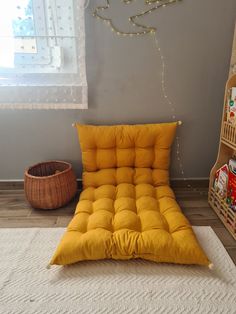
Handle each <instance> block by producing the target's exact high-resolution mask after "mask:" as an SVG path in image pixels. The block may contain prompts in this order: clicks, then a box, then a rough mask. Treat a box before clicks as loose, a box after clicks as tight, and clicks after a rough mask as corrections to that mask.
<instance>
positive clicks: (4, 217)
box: [0, 188, 236, 264]
mask: <svg viewBox="0 0 236 314" xmlns="http://www.w3.org/2000/svg"><path fill="white" fill-rule="evenodd" d="M174 191H175V193H176V197H177V200H178V203H179V204H180V206H181V208H182V210H183V212H184V214H185V215H186V217H187V218H188V219H189V220H190V222H191V224H192V225H194V226H211V227H212V228H213V229H214V231H215V233H216V234H217V236H218V237H219V238H220V240H221V242H222V243H223V245H224V246H225V248H226V250H227V251H228V253H229V255H230V256H231V258H232V260H233V261H234V263H235V264H236V241H235V240H234V239H233V237H232V236H231V235H230V233H229V232H228V231H227V230H226V229H225V227H224V226H223V224H222V223H221V221H220V220H219V218H218V217H217V216H216V214H215V213H214V211H213V210H212V209H211V208H210V207H209V205H208V202H207V192H208V191H207V188H198V189H193V188H191V190H187V188H175V189H174ZM78 197H79V193H78V194H77V196H76V198H75V199H74V200H73V201H72V202H71V203H70V204H69V205H67V206H66V207H64V208H61V209H57V210H51V211H42V210H35V209H32V208H31V207H30V206H29V205H28V204H27V202H26V201H25V198H24V192H23V191H22V190H20V189H15V190H0V228H27V227H44V228H46V227H66V226H67V224H68V223H69V221H70V220H71V217H72V215H73V213H74V210H75V206H76V203H77V201H78Z"/></svg>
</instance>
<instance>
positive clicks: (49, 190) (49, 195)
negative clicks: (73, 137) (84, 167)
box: [24, 161, 77, 209]
mask: <svg viewBox="0 0 236 314" xmlns="http://www.w3.org/2000/svg"><path fill="white" fill-rule="evenodd" d="M24 188H25V196H26V199H27V200H28V202H29V203H30V205H31V206H32V207H34V208H40V209H55V208H59V207H62V206H63V205H65V204H67V203H68V202H69V201H70V200H71V199H72V198H73V197H74V196H75V193H76V191H77V182H76V177H75V174H74V172H73V170H72V166H71V164H69V163H67V162H64V161H48V162H42V163H39V164H37V165H34V166H32V167H30V168H29V169H27V170H26V172H25V182H24Z"/></svg>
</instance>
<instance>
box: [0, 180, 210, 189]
mask: <svg viewBox="0 0 236 314" xmlns="http://www.w3.org/2000/svg"><path fill="white" fill-rule="evenodd" d="M77 182H78V189H79V190H81V189H82V179H81V178H79V179H77ZM170 185H171V186H172V187H173V188H188V187H190V188H191V187H192V188H207V187H208V186H209V178H188V179H182V178H173V179H171V180H170ZM23 189H24V180H20V179H16V180H0V190H23Z"/></svg>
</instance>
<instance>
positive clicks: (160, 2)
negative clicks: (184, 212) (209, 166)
mask: <svg viewBox="0 0 236 314" xmlns="http://www.w3.org/2000/svg"><path fill="white" fill-rule="evenodd" d="M122 1H123V3H124V4H130V3H132V2H134V1H135V0H122ZM180 1H182V0H145V4H146V5H154V6H153V7H152V8H151V9H148V10H147V9H146V10H143V11H142V12H141V13H139V14H136V15H133V16H131V17H129V21H130V23H131V24H132V25H133V26H135V27H138V28H139V29H140V31H137V32H126V31H124V30H121V29H119V28H117V27H116V26H115V25H114V23H113V22H112V19H110V18H106V17H104V16H102V15H101V14H100V12H103V11H104V10H107V9H109V8H110V0H106V4H105V5H104V6H98V7H96V8H95V10H94V12H93V16H94V17H96V18H97V19H100V20H102V21H103V22H104V23H106V24H107V25H108V26H110V28H111V30H112V31H113V32H114V33H116V35H118V36H129V37H133V36H142V35H147V34H150V35H152V38H154V44H155V48H156V49H157V52H158V54H159V57H160V60H161V90H162V94H163V97H164V100H165V102H166V103H167V104H168V106H169V108H170V110H171V115H172V120H173V121H176V110H175V105H174V103H173V102H172V101H171V99H170V97H169V96H168V92H167V87H166V80H165V77H166V63H165V58H164V55H163V54H162V50H161V47H160V43H159V40H158V38H157V28H156V27H151V26H147V25H145V24H142V23H140V22H138V21H137V19H139V18H140V17H144V16H146V15H148V14H150V13H152V12H154V11H156V10H158V9H160V8H165V7H166V6H167V5H170V4H174V3H177V2H180ZM176 147H177V149H176V155H177V161H178V164H179V170H180V173H181V176H182V177H183V180H184V181H185V182H186V181H187V178H186V176H185V171H184V166H183V163H182V158H181V152H180V137H179V136H177V137H176ZM187 187H188V188H192V189H193V190H194V191H198V192H199V193H200V194H203V192H201V191H199V190H198V189H196V188H193V187H192V186H191V184H187Z"/></svg>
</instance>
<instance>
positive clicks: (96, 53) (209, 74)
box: [0, 0, 236, 180]
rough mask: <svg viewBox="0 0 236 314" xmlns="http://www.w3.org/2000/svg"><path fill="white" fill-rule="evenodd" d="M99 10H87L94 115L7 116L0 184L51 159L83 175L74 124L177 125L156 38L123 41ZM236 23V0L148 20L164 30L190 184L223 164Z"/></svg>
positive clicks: (209, 1)
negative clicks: (219, 157)
mask: <svg viewBox="0 0 236 314" xmlns="http://www.w3.org/2000/svg"><path fill="white" fill-rule="evenodd" d="M115 1H116V3H117V0H115ZM113 2H114V1H113ZM137 2H139V1H137ZM97 3H101V2H100V1H97ZM94 5H95V1H93V0H91V4H90V6H89V8H88V9H87V11H86V36H87V37H86V41H87V43H86V46H87V77H88V86H89V109H88V110H84V111H80V110H64V111H63V110H62V111H50V110H49V111H46V110H41V111H37V110H33V111H27V110H22V111H21V110H19V111H17V110H15V111H11V110H2V111H0V180H10V179H12V180H14V179H22V178H23V172H24V169H25V167H27V166H28V165H31V164H34V163H36V162H39V161H43V160H48V159H61V160H68V161H70V162H72V163H73V166H74V168H75V169H76V171H77V174H78V176H80V175H81V156H80V149H79V144H78V142H77V135H76V132H75V129H73V128H72V127H71V124H72V122H74V121H79V122H81V123H95V124H104V123H105V124H112V123H119V124H120V123H150V122H161V121H169V120H171V111H170V108H169V107H168V106H167V105H166V103H165V102H164V99H163V97H162V93H161V89H160V86H161V85H160V77H161V66H160V65H161V64H160V59H159V57H158V55H157V51H156V50H155V48H154V44H153V41H152V37H151V36H146V37H141V38H120V37H117V36H116V35H115V34H113V33H112V32H111V31H110V29H109V28H108V27H107V26H106V25H105V24H103V23H101V22H100V21H98V20H96V19H94V18H93V17H92V15H91V12H92V9H93V7H94ZM119 10H120V11H119ZM111 11H112V10H111ZM124 13H125V12H124V11H121V8H120V9H118V8H116V10H113V13H111V14H114V15H115V21H116V23H118V24H119V25H123V23H125V25H127V23H126V18H125V14H124ZM119 14H120V15H121V17H120V16H119ZM235 18H236V1H235V0H227V1H225V0H183V1H182V2H180V3H179V4H175V5H172V6H169V7H166V8H165V9H162V10H161V11H160V12H155V13H153V14H152V16H151V15H150V16H148V17H146V18H145V20H146V21H147V23H148V24H151V25H155V26H157V27H158V36H159V39H160V41H161V47H162V50H163V54H164V56H165V58H166V63H167V73H166V74H167V78H166V79H167V80H166V82H167V88H168V94H169V95H170V98H171V99H172V100H174V102H175V107H176V111H177V116H178V119H181V120H182V121H183V126H182V127H181V128H180V129H179V135H180V137H181V155H182V158H183V165H184V169H185V176H186V177H188V178H190V177H198V178H200V177H207V176H208V174H209V171H210V168H211V166H212V165H213V163H214V161H215V158H216V153H217V146H218V138H219V129H220V119H221V112H222V101H223V94H224V85H225V80H226V79H227V75H228V70H229V61H230V55H231V47H232V39H233V29H234V22H235ZM175 152H176V148H175V147H174V149H173V157H172V160H173V162H172V169H171V176H172V177H175V178H176V177H181V174H180V171H179V165H178V163H177V161H176V153H175Z"/></svg>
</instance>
